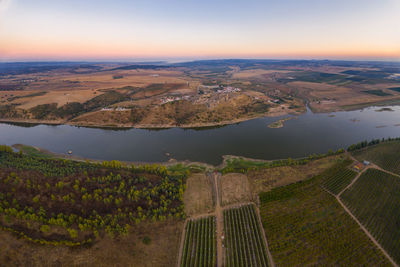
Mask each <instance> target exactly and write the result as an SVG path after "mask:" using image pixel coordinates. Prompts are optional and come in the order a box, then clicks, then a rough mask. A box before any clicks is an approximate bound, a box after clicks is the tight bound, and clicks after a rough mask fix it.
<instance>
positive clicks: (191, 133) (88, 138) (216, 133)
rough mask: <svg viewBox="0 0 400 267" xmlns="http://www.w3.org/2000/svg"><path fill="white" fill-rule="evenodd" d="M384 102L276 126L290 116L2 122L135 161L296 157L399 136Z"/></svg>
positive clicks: (10, 133)
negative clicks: (117, 125)
mask: <svg viewBox="0 0 400 267" xmlns="http://www.w3.org/2000/svg"><path fill="white" fill-rule="evenodd" d="M386 108H390V109H391V110H392V111H387V110H385V111H380V112H378V110H380V109H382V107H369V108H365V109H361V110H356V111H345V112H334V113H329V114H326V113H322V114H314V113H312V112H310V111H308V112H307V113H305V114H303V115H300V116H298V118H297V119H292V120H288V121H285V122H284V127H282V128H276V129H272V128H269V127H268V125H269V124H270V123H272V122H274V121H277V120H279V119H282V118H286V117H288V116H283V117H274V118H270V117H265V118H258V119H253V120H249V121H245V122H241V123H238V124H234V125H227V126H224V127H219V128H207V129H181V128H171V129H163V130H146V129H125V130H120V129H119V130H116V129H98V128H85V127H76V126H70V125H57V126H54V125H35V126H30V127H26V126H21V125H14V124H6V123H0V144H7V145H12V144H17V143H20V144H26V145H31V146H37V147H41V148H44V149H47V150H49V151H52V152H56V153H64V154H65V153H67V151H69V150H72V152H73V154H74V155H77V156H80V157H84V158H91V159H101V160H112V159H116V160H122V161H137V162H164V161H167V160H169V159H170V158H174V159H176V160H190V161H198V162H205V163H210V164H214V165H217V164H219V163H221V161H222V156H223V155H236V156H244V157H249V158H255V159H266V160H271V159H282V158H288V157H292V158H296V157H303V156H307V155H309V154H312V153H326V152H327V151H328V150H329V149H339V148H345V147H347V146H348V145H350V144H353V143H357V142H359V141H362V140H370V139H373V138H383V137H385V138H386V137H398V136H400V107H399V106H391V107H386Z"/></svg>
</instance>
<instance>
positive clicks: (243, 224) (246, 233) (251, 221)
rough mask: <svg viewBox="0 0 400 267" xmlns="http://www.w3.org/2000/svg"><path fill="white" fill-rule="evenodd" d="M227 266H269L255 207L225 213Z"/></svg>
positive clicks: (249, 206)
mask: <svg viewBox="0 0 400 267" xmlns="http://www.w3.org/2000/svg"><path fill="white" fill-rule="evenodd" d="M224 227H225V235H226V239H225V241H224V244H225V247H226V257H225V261H226V262H225V264H226V266H227V267H229V266H268V257H267V250H266V245H265V242H264V239H263V237H262V236H263V233H262V231H261V229H260V226H259V223H258V219H257V214H256V211H255V208H254V206H253V205H246V206H243V207H240V208H235V209H229V210H225V211H224Z"/></svg>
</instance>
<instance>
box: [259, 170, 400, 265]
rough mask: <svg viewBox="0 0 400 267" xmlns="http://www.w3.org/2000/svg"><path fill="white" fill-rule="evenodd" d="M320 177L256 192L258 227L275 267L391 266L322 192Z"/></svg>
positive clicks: (337, 206) (336, 204)
mask: <svg viewBox="0 0 400 267" xmlns="http://www.w3.org/2000/svg"><path fill="white" fill-rule="evenodd" d="M323 179H324V176H323V175H321V176H316V177H314V178H312V179H310V180H307V181H304V182H298V183H295V184H291V185H288V186H284V187H279V188H276V189H273V190H271V191H269V192H265V193H261V194H260V201H261V209H260V213H261V218H262V223H263V226H264V229H265V233H266V236H267V239H268V245H269V250H270V252H271V254H272V257H273V259H274V261H275V264H276V265H277V266H306V265H308V266H390V263H389V262H388V260H387V259H386V258H385V256H384V255H383V253H382V252H381V251H380V250H379V249H378V248H377V247H376V246H375V245H374V244H373V243H372V241H371V240H370V239H369V238H368V237H367V236H366V235H365V233H364V232H363V231H362V230H361V228H360V227H359V225H358V224H357V223H356V222H355V221H354V220H353V219H352V218H351V217H350V216H349V215H348V214H347V213H346V211H345V210H344V209H343V208H342V207H341V206H340V204H339V203H338V202H337V201H336V199H335V198H334V197H333V196H331V195H330V194H329V193H327V192H326V191H325V190H324V189H323V188H321V186H320V185H321V181H323ZM333 188H336V187H333ZM363 207H368V205H364V204H363ZM397 240H399V239H397Z"/></svg>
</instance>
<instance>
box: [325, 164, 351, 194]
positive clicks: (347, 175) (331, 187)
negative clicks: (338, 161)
mask: <svg viewBox="0 0 400 267" xmlns="http://www.w3.org/2000/svg"><path fill="white" fill-rule="evenodd" d="M349 163H350V162H349ZM346 165H347V164H346V163H344V164H342V165H339V167H338V168H337V169H335V170H331V171H329V172H328V173H326V174H325V175H324V179H323V182H322V186H323V187H324V188H325V189H326V190H328V191H329V192H331V193H332V194H335V195H337V194H339V193H340V191H342V190H343V189H344V188H345V187H346V186H347V185H349V184H350V183H351V181H352V180H353V179H354V178H355V177H356V175H357V172H355V171H352V170H350V169H349V168H347V167H346Z"/></svg>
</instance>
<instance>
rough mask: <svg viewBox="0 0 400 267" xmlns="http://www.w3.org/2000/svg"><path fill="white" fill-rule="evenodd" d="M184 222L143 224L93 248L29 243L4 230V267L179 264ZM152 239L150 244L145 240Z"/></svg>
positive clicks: (0, 246) (0, 253) (0, 243)
mask: <svg viewBox="0 0 400 267" xmlns="http://www.w3.org/2000/svg"><path fill="white" fill-rule="evenodd" d="M182 228H183V221H168V222H158V223H149V222H146V223H142V224H140V225H138V226H135V229H133V228H132V230H131V231H130V233H129V234H128V235H127V236H120V237H115V238H110V237H107V236H105V237H104V238H102V239H101V240H99V241H98V242H96V243H95V244H94V245H93V246H92V247H90V248H67V247H62V246H60V247H54V246H45V245H37V244H32V243H29V242H28V241H25V240H22V239H17V238H16V237H14V236H13V235H11V234H10V233H8V232H4V231H0V265H1V266H10V267H11V266H149V267H150V266H160V267H162V266H175V265H176V263H177V256H178V250H179V241H180V235H181V232H182ZM145 237H149V238H150V240H151V241H150V244H144V243H143V239H144V238H145Z"/></svg>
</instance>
